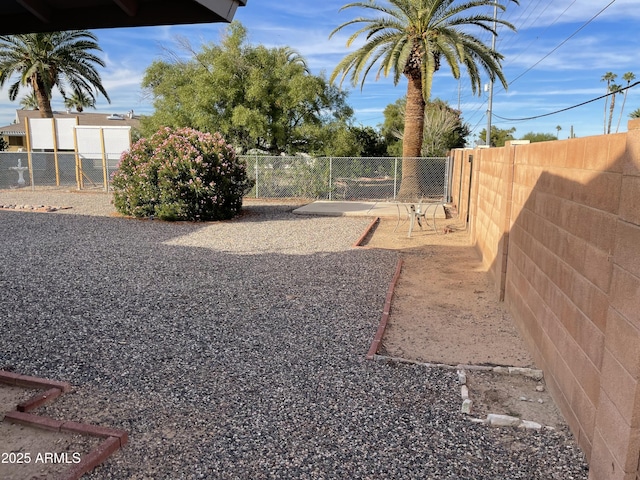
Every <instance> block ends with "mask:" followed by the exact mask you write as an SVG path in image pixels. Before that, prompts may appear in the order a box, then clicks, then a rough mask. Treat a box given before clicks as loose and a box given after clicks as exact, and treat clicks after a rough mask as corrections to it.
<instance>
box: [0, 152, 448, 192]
mask: <svg viewBox="0 0 640 480" xmlns="http://www.w3.org/2000/svg"><path fill="white" fill-rule="evenodd" d="M241 159H243V160H244V161H246V162H247V173H248V175H249V177H250V178H252V179H253V180H254V182H255V184H254V187H253V189H252V190H251V191H250V192H248V193H247V196H250V197H255V198H307V199H324V200H379V201H384V200H394V199H396V198H397V196H398V193H399V192H400V188H401V185H402V175H403V166H404V165H405V164H404V162H403V159H402V158H393V157H371V158H366V157H317V158H315V157H303V156H290V157H283V156H253V155H252V156H241ZM415 161H416V162H417V170H416V177H417V181H418V184H419V187H420V188H419V189H420V192H421V196H422V197H423V198H427V199H433V200H448V197H449V192H450V191H451V189H450V186H449V181H450V180H449V178H450V162H449V159H448V158H444V157H434V158H417V159H415ZM117 164H118V158H116V157H114V156H113V155H104V156H103V155H102V154H99V153H98V154H95V155H93V154H82V155H79V154H76V153H73V152H71V153H61V152H57V153H48V152H31V153H30V154H29V152H0V189H4V188H23V187H31V188H36V187H65V188H69V187H76V188H78V189H103V190H108V189H109V182H110V179H111V176H112V174H113V172H115V171H116V169H117Z"/></svg>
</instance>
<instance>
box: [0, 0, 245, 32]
mask: <svg viewBox="0 0 640 480" xmlns="http://www.w3.org/2000/svg"><path fill="white" fill-rule="evenodd" d="M246 4H247V0H179V1H176V0H81V1H79V0H15V1H13V0H11V1H7V0H4V1H2V2H0V35H10V34H18V33H36V32H52V31H59V30H78V29H93V28H113V27H144V26H151V25H180V24H192V23H215V22H230V21H231V20H233V17H234V15H235V13H236V9H237V8H238V7H239V6H242V7H243V6H245V5H246Z"/></svg>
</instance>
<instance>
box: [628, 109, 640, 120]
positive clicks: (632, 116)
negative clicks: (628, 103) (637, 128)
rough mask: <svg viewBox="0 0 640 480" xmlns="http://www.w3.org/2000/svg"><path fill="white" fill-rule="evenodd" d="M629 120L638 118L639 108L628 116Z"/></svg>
mask: <svg viewBox="0 0 640 480" xmlns="http://www.w3.org/2000/svg"><path fill="white" fill-rule="evenodd" d="M629 118H640V108H636V109H635V110H634V111H633V112H631V113H630V114H629Z"/></svg>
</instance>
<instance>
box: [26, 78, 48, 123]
mask: <svg viewBox="0 0 640 480" xmlns="http://www.w3.org/2000/svg"><path fill="white" fill-rule="evenodd" d="M31 85H33V92H34V93H35V94H36V100H37V101H38V110H39V111H40V118H53V109H52V108H51V98H50V97H49V92H48V91H47V88H46V87H45V86H44V83H43V82H42V80H40V78H39V77H38V76H37V75H36V76H34V77H31Z"/></svg>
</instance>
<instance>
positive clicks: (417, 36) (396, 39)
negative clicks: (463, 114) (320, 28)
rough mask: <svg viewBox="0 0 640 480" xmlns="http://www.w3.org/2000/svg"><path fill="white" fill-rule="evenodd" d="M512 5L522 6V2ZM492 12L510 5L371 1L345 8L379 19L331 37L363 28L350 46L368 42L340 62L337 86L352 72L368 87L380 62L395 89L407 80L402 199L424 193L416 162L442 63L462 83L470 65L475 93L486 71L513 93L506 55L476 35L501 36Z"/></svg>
mask: <svg viewBox="0 0 640 480" xmlns="http://www.w3.org/2000/svg"><path fill="white" fill-rule="evenodd" d="M511 1H514V3H517V1H516V0H511ZM487 7H495V8H496V9H499V10H501V11H504V10H505V9H506V6H505V5H504V4H501V3H498V2H494V1H493V0H470V1H463V2H456V1H455V0H388V1H376V0H369V1H367V2H354V3H349V4H347V5H345V6H343V7H342V8H341V10H345V9H348V8H361V9H367V10H368V11H370V12H373V13H376V14H377V15H376V16H374V17H372V18H366V17H358V18H356V19H354V20H351V21H348V22H346V23H343V24H342V25H340V26H339V27H337V28H336V29H335V30H334V31H333V32H331V35H330V37H332V36H333V35H335V34H336V33H337V32H339V31H341V30H342V29H344V28H345V27H349V26H351V25H363V26H361V27H360V29H359V30H357V31H356V32H355V33H353V34H352V35H351V36H350V37H349V39H348V41H347V47H349V46H351V45H352V44H353V42H354V41H356V40H357V39H358V38H359V37H360V35H363V36H365V39H366V41H365V43H364V45H363V46H361V47H360V48H358V49H357V50H355V51H354V52H351V53H350V54H348V55H347V56H346V57H344V58H343V59H342V61H340V63H339V64H338V65H337V66H336V68H335V70H334V71H333V74H332V75H331V81H333V80H335V79H336V78H337V77H338V76H340V77H341V83H342V82H343V81H344V79H345V78H346V77H347V75H349V73H350V74H351V75H350V79H351V82H352V84H353V85H357V84H358V83H360V84H361V87H362V86H363V85H364V82H365V79H366V77H367V74H368V73H369V72H370V71H371V69H372V68H373V67H374V65H375V64H377V63H379V68H378V75H380V74H384V75H385V76H387V75H389V74H390V73H392V72H393V80H394V83H395V84H398V82H399V81H400V79H401V78H402V76H404V77H406V79H407V104H406V112H405V124H404V132H403V136H404V138H403V151H402V156H403V158H404V160H403V168H402V171H403V178H402V183H401V187H400V191H399V196H400V197H417V196H421V195H422V193H423V192H422V191H421V188H420V182H419V180H418V177H419V167H418V161H417V160H415V157H419V156H420V154H421V151H422V142H423V134H424V120H425V105H426V102H427V101H428V100H429V98H430V95H431V86H432V84H433V77H434V74H435V72H437V71H438V70H439V69H440V66H441V62H442V61H443V60H444V61H445V62H446V63H447V64H448V65H449V67H450V68H451V72H452V74H453V77H454V78H456V79H458V78H460V71H461V66H464V67H465V68H466V70H467V73H468V75H469V79H470V81H471V88H472V91H473V93H478V94H479V93H481V91H482V79H481V76H480V71H485V72H486V73H487V74H488V75H489V77H490V78H491V79H492V80H495V79H496V78H498V79H499V80H500V82H501V83H502V85H503V86H504V87H505V88H507V81H506V79H505V77H504V76H503V74H502V68H501V65H500V61H501V60H502V58H503V57H502V55H501V54H499V53H498V52H496V51H494V50H492V49H491V48H490V47H488V46H487V45H485V44H484V43H483V41H482V40H481V39H480V38H479V37H477V36H474V35H472V34H471V33H470V29H471V28H470V27H478V28H479V29H480V30H481V31H483V32H489V33H492V34H497V33H496V32H495V30H494V27H493V25H494V18H493V16H492V15H488V14H486V13H484V12H486V11H487ZM495 24H500V25H504V26H506V27H508V28H511V29H514V30H515V28H514V27H513V25H511V24H510V23H508V22H506V21H504V20H502V19H498V20H495Z"/></svg>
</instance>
